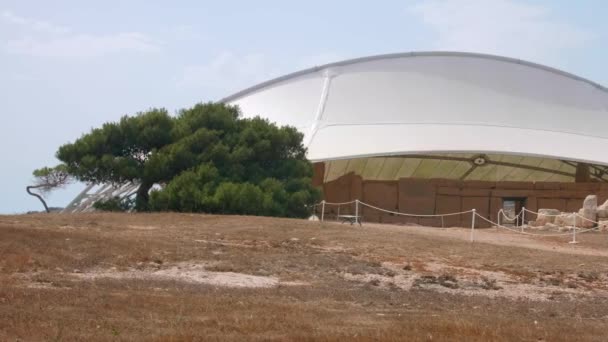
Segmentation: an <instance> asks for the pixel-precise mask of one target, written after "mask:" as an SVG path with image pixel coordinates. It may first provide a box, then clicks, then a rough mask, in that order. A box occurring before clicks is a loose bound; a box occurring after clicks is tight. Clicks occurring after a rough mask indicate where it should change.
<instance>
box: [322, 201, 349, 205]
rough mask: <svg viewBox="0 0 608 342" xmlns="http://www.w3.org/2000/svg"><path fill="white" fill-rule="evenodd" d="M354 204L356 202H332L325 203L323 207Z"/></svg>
mask: <svg viewBox="0 0 608 342" xmlns="http://www.w3.org/2000/svg"><path fill="white" fill-rule="evenodd" d="M355 202H357V200H354V201H350V202H333V203H332V202H325V205H346V204H353V203H355ZM321 203H323V202H321ZM321 203H318V204H317V205H319V204H321Z"/></svg>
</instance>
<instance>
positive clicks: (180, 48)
mask: <svg viewBox="0 0 608 342" xmlns="http://www.w3.org/2000/svg"><path fill="white" fill-rule="evenodd" d="M606 13H608V2H606V1H604V0H596V1H594V0H587V1H585V0H581V1H568V0H553V1H524V0H428V1H424V0H422V1H405V0H402V1H390V0H387V1H383V0H375V1H352V0H351V1H339V0H336V1H331V2H329V1H316V0H308V1H298V2H296V1H264V0H259V1H244V0H243V1H229V0H224V1H200V0H181V1H180V0H175V1H171V2H169V1H154V0H124V1H115V0H103V1H96V0H89V1H80V0H73V1H69V0H54V1H28V0H19V1H11V0H0V154H1V155H2V157H3V159H2V160H3V161H4V162H3V163H2V167H1V168H0V176H1V177H0V213H2V214H12V213H22V212H26V211H29V210H41V208H42V207H41V205H40V203H39V202H38V201H37V199H35V198H33V197H31V196H29V195H27V194H26V192H25V186H26V185H28V184H31V183H32V180H33V178H32V171H33V170H34V169H36V168H39V167H42V166H52V165H55V164H57V163H58V161H57V160H56V159H55V152H56V151H57V148H58V147H59V146H60V145H62V144H65V143H68V142H72V141H74V140H75V139H76V138H78V137H79V136H81V135H82V134H83V133H86V132H88V131H89V130H90V129H91V128H93V127H98V126H100V125H101V124H102V123H104V122H107V121H115V120H117V119H119V118H120V117H121V116H123V115H127V114H129V115H132V114H136V113H137V112H139V111H143V110H146V109H149V108H152V107H163V108H167V109H168V110H169V111H170V112H172V113H175V112H176V111H177V110H179V109H180V108H185V107H189V106H192V105H194V104H195V103H198V102H202V101H214V100H219V99H221V98H223V97H225V96H227V95H230V94H232V93H234V92H236V91H238V90H241V89H243V88H246V87H248V86H251V85H254V84H256V83H259V82H261V81H264V80H267V79H270V78H273V77H276V76H280V75H282V74H286V73H290V72H293V71H297V70H299V69H304V68H308V67H312V66H315V65H322V64H325V63H329V62H335V61H339V60H343V59H348V58H354V57H362V56H368V55H377V54H384V53H395V52H409V51H431V50H443V51H445V50H447V51H467V52H481V53H490V54H497V55H503V56H508V57H515V58H520V59H524V60H528V61H532V62H537V63H541V64H545V65H548V66H552V67H556V68H558V69H562V70H565V71H568V72H571V73H574V74H576V75H579V76H582V77H585V78H588V79H590V80H592V81H595V82H597V83H600V84H602V85H604V86H606V85H608V62H606V61H608V20H605V16H606ZM82 188H83V185H82V184H74V185H71V186H69V187H68V188H66V189H60V190H57V191H56V192H54V193H53V194H51V195H49V196H48V197H47V199H48V202H49V205H51V206H59V207H62V206H65V205H66V204H67V203H68V202H69V201H70V200H71V199H72V198H73V197H74V196H75V195H77V194H78V192H79V191H80V190H81V189H82Z"/></svg>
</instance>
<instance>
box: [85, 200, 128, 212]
mask: <svg viewBox="0 0 608 342" xmlns="http://www.w3.org/2000/svg"><path fill="white" fill-rule="evenodd" d="M133 206H134V203H133V201H132V200H130V199H121V198H119V197H114V198H110V199H108V200H105V201H97V202H95V203H94V204H93V207H94V208H95V209H97V210H101V211H130V210H131V209H133Z"/></svg>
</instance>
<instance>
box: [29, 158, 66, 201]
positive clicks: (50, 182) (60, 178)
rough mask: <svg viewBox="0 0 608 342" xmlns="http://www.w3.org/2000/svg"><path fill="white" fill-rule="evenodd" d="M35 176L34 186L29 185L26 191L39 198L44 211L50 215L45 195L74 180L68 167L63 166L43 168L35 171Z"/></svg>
mask: <svg viewBox="0 0 608 342" xmlns="http://www.w3.org/2000/svg"><path fill="white" fill-rule="evenodd" d="M33 175H34V185H28V186H27V187H25V191H27V193H28V194H30V195H32V196H34V197H36V198H38V200H40V202H41V203H42V205H43V206H44V210H45V211H46V212H47V213H48V212H50V209H49V207H48V206H47V204H46V201H45V200H44V197H43V195H44V194H46V193H48V192H50V191H52V190H54V189H56V188H61V187H63V186H65V185H67V184H69V183H70V182H71V181H72V179H71V177H70V174H69V173H68V170H67V167H66V166H65V165H63V164H60V165H57V166H55V167H43V168H40V169H37V170H34V172H33ZM32 189H36V190H38V191H40V193H41V194H37V193H35V192H32Z"/></svg>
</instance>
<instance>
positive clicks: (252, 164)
mask: <svg viewBox="0 0 608 342" xmlns="http://www.w3.org/2000/svg"><path fill="white" fill-rule="evenodd" d="M305 155H306V150H305V149H304V147H303V146H302V134H301V133H299V132H298V131H297V130H296V129H295V128H293V127H277V126H276V125H274V124H271V123H270V122H268V121H267V120H264V119H261V118H259V117H257V118H253V119H243V118H240V114H239V110H238V108H237V107H233V106H228V105H224V104H215V103H206V104H197V105H195V106H194V107H192V108H189V109H185V110H182V111H180V112H179V113H178V115H177V116H176V117H171V116H169V115H168V114H167V112H166V111H165V110H158V109H153V110H150V111H148V112H144V113H139V114H138V115H136V116H134V117H123V118H122V119H121V120H120V121H119V122H116V123H107V124H105V125H103V126H102V127H101V128H98V129H93V130H92V131H91V132H90V133H89V134H86V135H83V136H82V137H81V138H80V139H78V140H76V141H75V142H74V143H72V144H66V145H64V146H62V147H61V148H60V149H59V151H58V153H57V157H58V158H59V159H60V160H62V161H63V162H64V163H65V165H66V167H67V170H68V171H69V172H70V174H73V175H74V176H75V177H76V178H77V179H79V180H82V181H87V182H94V183H102V182H115V183H122V182H125V181H138V182H140V183H141V184H142V185H141V187H140V189H139V191H138V193H137V209H138V210H145V209H149V210H172V211H186V212H209V213H227V214H248V215H271V216H291V217H303V216H305V215H306V214H307V212H306V209H305V206H306V205H307V204H311V203H312V202H314V201H316V199H317V198H318V197H319V194H318V191H317V190H316V189H314V188H313V187H312V186H311V177H312V166H311V164H310V163H309V162H308V161H307V160H306V158H305ZM154 183H163V184H166V186H165V187H164V189H162V190H156V191H153V192H152V194H151V195H150V199H149V200H148V190H149V189H150V188H151V186H152V185H153V184H154Z"/></svg>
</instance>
